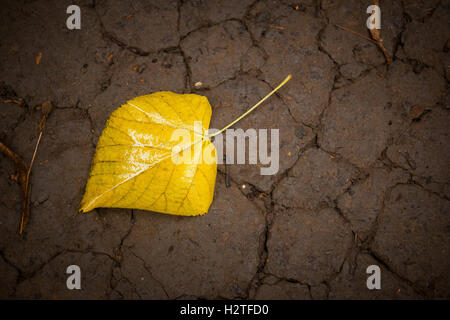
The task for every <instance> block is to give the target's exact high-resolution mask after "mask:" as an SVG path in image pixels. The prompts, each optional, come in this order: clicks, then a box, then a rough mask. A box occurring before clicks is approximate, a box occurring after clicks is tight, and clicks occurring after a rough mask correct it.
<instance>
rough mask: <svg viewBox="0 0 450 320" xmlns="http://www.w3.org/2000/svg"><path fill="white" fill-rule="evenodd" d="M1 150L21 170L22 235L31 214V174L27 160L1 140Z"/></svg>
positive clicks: (20, 229)
mask: <svg viewBox="0 0 450 320" xmlns="http://www.w3.org/2000/svg"><path fill="white" fill-rule="evenodd" d="M0 151H2V152H3V153H4V154H5V155H6V156H7V157H9V158H10V159H11V160H12V161H14V163H15V164H16V167H17V170H18V171H19V182H20V187H21V190H22V213H21V219H20V220H21V222H20V228H19V233H20V235H22V231H23V227H24V226H25V224H26V220H25V219H24V217H29V216H30V187H29V183H30V180H29V175H28V168H27V165H26V164H25V162H24V161H23V160H22V159H21V158H20V157H19V156H18V155H17V154H16V153H14V151H12V150H11V149H10V148H9V147H7V146H6V145H5V144H3V143H2V142H0Z"/></svg>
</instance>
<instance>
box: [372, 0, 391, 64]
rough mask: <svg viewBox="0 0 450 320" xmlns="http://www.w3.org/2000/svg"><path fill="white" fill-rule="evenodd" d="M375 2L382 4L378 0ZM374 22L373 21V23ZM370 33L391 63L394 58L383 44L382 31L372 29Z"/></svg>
mask: <svg viewBox="0 0 450 320" xmlns="http://www.w3.org/2000/svg"><path fill="white" fill-rule="evenodd" d="M374 4H375V5H376V6H380V2H379V1H378V0H374ZM373 23H374V22H373V21H372V24H373ZM370 35H371V36H372V38H373V39H374V40H375V42H376V44H377V46H378V48H380V50H381V52H383V55H384V58H385V59H386V62H387V64H391V62H392V60H391V58H389V55H388V53H387V50H386V48H385V47H384V44H383V39H382V38H381V32H380V30H379V29H375V28H373V29H370Z"/></svg>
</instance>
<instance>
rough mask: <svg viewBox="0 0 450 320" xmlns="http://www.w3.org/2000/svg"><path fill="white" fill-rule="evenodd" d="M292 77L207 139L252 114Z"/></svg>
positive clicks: (290, 76) (287, 78) (289, 76)
mask: <svg viewBox="0 0 450 320" xmlns="http://www.w3.org/2000/svg"><path fill="white" fill-rule="evenodd" d="M291 78H292V75H291V74H290V75H288V76H287V77H286V79H284V80H283V82H281V83H280V84H279V85H278V87H276V88H275V89H273V90H272V91H271V92H270V93H268V94H267V95H266V96H265V97H264V98H262V99H261V100H259V102H258V103H257V104H255V105H254V106H253V107H251V108H250V109H248V110H247V112H245V113H244V114H242V115H241V116H240V117H239V118H237V119H236V120H234V121H233V122H231V123H230V124H229V125H227V126H226V127H224V128H222V129H221V130H219V131H217V132H215V133H213V134H209V135H208V136H207V137H208V138H211V137H214V136H216V135H218V134H220V133H222V132H224V131H225V130H227V129H228V128H229V127H231V126H232V125H234V124H235V123H237V122H239V121H240V120H241V119H242V118H244V117H245V116H246V115H248V114H249V113H250V112H252V111H253V110H255V109H256V108H257V107H258V106H259V105H260V104H261V103H263V102H264V101H266V100H267V99H268V98H269V97H270V96H271V95H273V94H274V93H275V92H277V91H278V90H279V89H280V88H281V87H282V86H284V85H285V84H286V82H288V81H289V80H291Z"/></svg>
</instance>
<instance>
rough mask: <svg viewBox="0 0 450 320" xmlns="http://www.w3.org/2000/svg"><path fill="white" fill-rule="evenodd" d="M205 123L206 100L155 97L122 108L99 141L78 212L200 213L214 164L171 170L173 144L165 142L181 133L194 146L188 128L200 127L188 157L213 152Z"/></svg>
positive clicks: (208, 196) (212, 178) (203, 210)
mask: <svg viewBox="0 0 450 320" xmlns="http://www.w3.org/2000/svg"><path fill="white" fill-rule="evenodd" d="M210 120H211V106H210V104H209V102H208V100H207V98H206V97H202V96H199V95H196V94H176V93H172V92H157V93H154V94H151V95H146V96H140V97H137V98H134V99H133V100H131V101H128V102H127V103H126V104H124V105H122V106H121V107H120V108H118V109H117V110H115V111H114V112H113V113H112V114H111V116H110V118H109V120H108V122H107V123H106V126H105V129H104V130H103V132H102V134H101V136H100V138H99V141H98V144H97V149H96V153H95V156H94V160H93V164H92V168H91V173H90V176H89V179H88V182H87V185H86V192H85V195H84V197H83V200H82V202H81V208H80V211H81V212H87V211H91V210H92V209H94V208H98V207H113V208H133V209H143V210H150V211H156V212H161V213H169V214H178V215H187V216H192V215H199V214H204V213H206V212H207V211H208V208H209V206H210V205H211V202H212V200H213V195H214V185H215V179H216V173H217V164H216V163H217V161H214V162H213V163H212V164H207V163H205V161H203V162H201V163H199V161H192V163H187V164H185V163H181V164H174V163H173V161H172V148H173V147H175V146H176V145H177V144H179V141H171V137H172V134H173V132H174V131H175V130H178V129H182V130H183V129H184V130H187V131H188V132H189V133H190V137H191V139H192V140H191V141H194V140H195V139H197V140H198V136H199V135H196V134H195V132H194V122H195V121H201V122H202V128H201V131H202V132H200V133H199V134H200V135H201V136H200V139H201V140H202V141H200V142H201V148H195V146H194V145H193V144H191V145H190V146H189V147H190V148H191V154H193V156H192V157H196V158H198V156H200V155H199V152H203V151H204V150H205V149H207V148H214V146H213V145H212V144H211V142H210V141H209V139H208V138H207V131H208V127H209V122H210ZM196 136H197V138H196ZM208 146H209V147H208ZM212 150H214V151H215V149H212ZM214 151H213V155H214V157H215V152H214Z"/></svg>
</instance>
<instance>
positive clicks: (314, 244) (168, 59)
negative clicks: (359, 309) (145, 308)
mask: <svg viewBox="0 0 450 320" xmlns="http://www.w3.org/2000/svg"><path fill="white" fill-rule="evenodd" d="M1 4H2V10H1V11H0V34H1V35H2V37H1V38H0V141H2V142H4V143H5V144H6V145H8V146H9V147H10V148H11V149H12V150H14V151H15V152H16V153H17V154H19V155H20V156H21V157H22V158H23V159H24V160H25V161H26V163H29V161H30V160H31V157H32V155H33V151H34V147H35V144H36V141H37V139H38V135H39V122H40V119H41V116H42V112H41V110H40V108H41V105H42V104H43V103H44V102H46V101H51V103H52V105H53V107H54V108H53V111H52V113H51V114H50V116H49V118H48V121H47V125H46V128H45V130H44V134H43V137H42V140H41V142H40V146H39V150H38V152H37V156H36V159H35V163H34V167H33V171H32V176H31V186H32V196H31V219H30V221H29V223H28V225H27V227H26V230H25V234H24V237H23V239H20V237H19V234H18V228H19V217H20V211H21V189H20V185H19V184H18V182H17V178H16V174H17V168H16V167H15V165H14V163H13V162H12V161H11V160H10V159H9V158H7V157H6V156H4V155H3V154H1V155H0V298H3V299H20V298H25V299H218V298H223V299H450V273H449V270H450V143H449V142H450V125H449V124H450V90H449V82H448V81H449V80H450V68H449V65H450V54H449V51H450V38H449V31H450V2H449V1H448V0H442V1H439V0H433V1H419V0H401V1H383V0H382V1H380V7H381V13H382V14H381V17H382V20H381V30H380V31H381V36H382V38H383V40H384V45H385V47H386V50H387V53H388V55H389V56H390V57H391V58H392V60H393V62H392V63H391V64H389V65H388V64H387V63H386V59H385V57H384V55H383V53H382V52H381V51H380V49H379V48H378V47H377V45H376V44H374V43H372V42H371V41H368V40H367V39H364V38H362V37H359V36H357V35H355V34H353V33H350V32H348V31H345V30H342V29H339V28H338V27H336V25H340V26H344V27H347V28H350V29H352V30H353V31H355V32H358V33H360V34H362V35H364V36H368V37H370V33H369V30H368V29H367V28H366V19H367V17H368V14H366V8H367V7H368V6H369V5H371V4H372V2H371V1H366V0H364V1H359V0H308V1H294V0H249V1H248V0H237V1H235V0H208V1H206V0H170V1H167V0H151V1H144V0H134V1H131V0H120V1H119V0H117V1H112V0H111V1H110V0H108V1H105V0H97V1H95V0H79V1H68V0H41V1H26V0H10V1H7V0H4V1H1ZM71 4H77V5H79V6H80V8H81V29H80V30H69V29H68V28H67V27H66V19H67V17H68V14H67V13H66V9H67V7H68V6H69V5H71ZM288 74H292V75H293V78H292V80H291V81H290V82H288V84H287V85H286V86H284V87H283V88H282V89H281V90H280V91H279V92H278V93H277V94H276V95H274V96H273V97H271V99H270V100H269V101H267V102H266V103H264V104H263V105H261V106H260V107H259V108H258V109H257V110H256V111H254V112H253V113H252V114H250V115H249V116H248V117H246V118H245V119H243V120H242V121H241V122H239V123H238V124H237V125H235V128H241V129H244V130H246V129H249V128H255V129H279V133H280V165H279V171H278V173H277V174H276V175H271V176H261V175H260V168H261V166H263V165H260V164H257V165H249V164H242V165H227V168H225V166H224V165H219V166H218V176H217V181H216V188H215V194H214V201H213V203H212V205H211V208H210V210H209V212H208V213H207V214H206V215H204V216H198V217H176V216H171V215H164V214H159V213H154V212H145V211H139V210H131V209H107V208H100V209H95V210H93V211H92V212H89V213H87V214H79V213H77V209H78V206H79V204H80V201H81V198H82V195H83V193H84V188H85V184H86V180H87V177H88V175H89V169H90V165H91V161H92V157H93V155H94V152H95V146H96V143H97V140H98V137H99V136H100V134H101V132H102V129H103V127H104V125H105V122H106V120H107V119H108V117H109V115H110V114H111V112H112V111H113V110H115V109H116V108H117V107H119V106H120V105H121V104H123V103H125V102H126V101H127V100H129V99H131V98H133V97H135V96H138V95H144V94H150V93H153V92H156V91H161V90H168V91H173V92H176V93H197V94H200V95H204V96H206V97H207V98H208V99H209V101H210V103H211V105H212V107H213V116H212V123H211V127H213V128H216V129H220V128H221V127H223V126H224V125H226V124H228V123H229V122H231V121H232V120H234V119H235V118H236V117H237V116H239V115H240V114H242V113H243V112H244V111H245V110H247V109H248V108H249V107H250V106H252V105H253V104H254V103H256V102H257V101H258V100H259V99H261V98H262V97H264V95H265V94H267V93H268V92H269V91H270V90H271V89H273V88H274V87H276V86H277V85H278V84H279V83H280V82H281V81H282V80H283V79H284V77H286V76H287V75H288ZM227 179H228V180H229V185H228V186H227V183H226V180H227ZM69 265H78V266H79V267H80V268H81V272H82V282H81V286H82V287H81V290H68V289H67V286H66V280H67V277H68V275H67V274H66V269H67V267H68V266H69ZM371 265H377V266H379V267H380V270H381V289H380V290H369V289H368V288H367V286H366V281H367V278H368V277H369V274H367V273H366V270H367V267H368V266H371Z"/></svg>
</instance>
